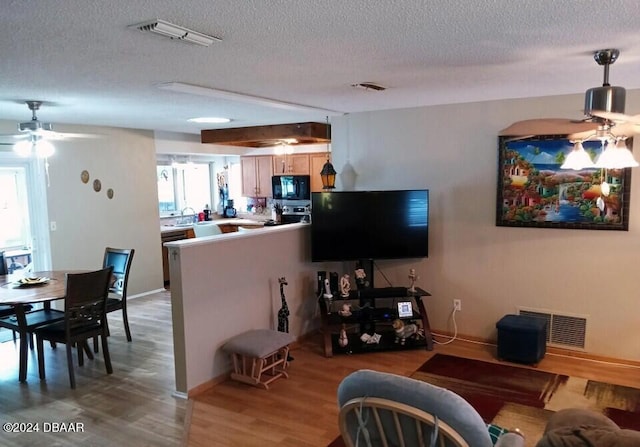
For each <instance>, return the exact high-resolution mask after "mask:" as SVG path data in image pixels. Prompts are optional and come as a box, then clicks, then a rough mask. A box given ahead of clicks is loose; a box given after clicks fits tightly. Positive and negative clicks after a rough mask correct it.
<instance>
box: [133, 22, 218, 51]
mask: <svg viewBox="0 0 640 447" xmlns="http://www.w3.org/2000/svg"><path fill="white" fill-rule="evenodd" d="M129 28H134V29H137V30H138V31H142V32H151V33H155V34H160V35H162V36H165V37H168V38H170V39H173V40H182V41H184V42H189V43H193V44H196V45H202V46H204V47H208V46H209V45H211V44H212V43H213V42H214V41H218V42H220V41H222V39H220V38H219V37H215V36H209V35H207V34H203V33H199V32H197V31H193V30H190V29H188V28H185V27H183V26H180V25H176V24H173V23H169V22H167V21H166V20H160V19H155V20H148V21H146V22H142V23H136V24H135V25H129Z"/></svg>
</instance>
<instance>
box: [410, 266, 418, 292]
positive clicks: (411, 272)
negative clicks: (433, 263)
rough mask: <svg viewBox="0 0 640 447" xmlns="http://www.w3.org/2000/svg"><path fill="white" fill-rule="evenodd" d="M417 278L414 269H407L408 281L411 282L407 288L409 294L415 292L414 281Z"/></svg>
mask: <svg viewBox="0 0 640 447" xmlns="http://www.w3.org/2000/svg"><path fill="white" fill-rule="evenodd" d="M418 278H419V276H417V275H416V269H409V279H410V280H411V286H409V292H415V291H416V286H415V283H416V279H418Z"/></svg>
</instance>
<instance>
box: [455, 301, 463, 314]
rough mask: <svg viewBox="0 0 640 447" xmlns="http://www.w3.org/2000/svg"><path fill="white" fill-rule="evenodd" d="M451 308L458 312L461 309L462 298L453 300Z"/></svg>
mask: <svg viewBox="0 0 640 447" xmlns="http://www.w3.org/2000/svg"><path fill="white" fill-rule="evenodd" d="M453 310H455V311H458V312H460V311H461V310H462V300H453Z"/></svg>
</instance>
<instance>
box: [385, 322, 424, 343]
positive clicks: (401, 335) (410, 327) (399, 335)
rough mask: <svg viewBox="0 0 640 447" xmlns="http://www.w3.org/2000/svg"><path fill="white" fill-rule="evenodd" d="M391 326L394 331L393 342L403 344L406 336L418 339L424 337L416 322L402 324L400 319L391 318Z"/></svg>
mask: <svg viewBox="0 0 640 447" xmlns="http://www.w3.org/2000/svg"><path fill="white" fill-rule="evenodd" d="M392 326H393V329H394V330H395V332H396V340H395V343H400V345H401V346H404V344H405V342H406V340H407V338H411V337H413V338H415V339H419V338H422V337H424V332H423V331H422V329H421V328H420V327H419V326H418V325H417V324H414V323H411V324H404V322H403V321H402V320H393V323H392Z"/></svg>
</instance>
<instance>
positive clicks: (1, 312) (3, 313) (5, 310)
mask: <svg viewBox="0 0 640 447" xmlns="http://www.w3.org/2000/svg"><path fill="white" fill-rule="evenodd" d="M23 307H24V311H25V312H28V311H30V310H31V309H33V306H32V305H31V304H25V305H24V306H23ZM15 313H16V311H15V308H14V307H13V306H9V305H8V304H0V318H4V317H10V316H11V315H13V314H15Z"/></svg>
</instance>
